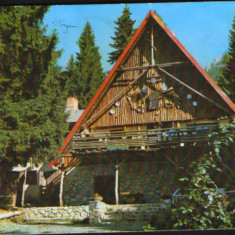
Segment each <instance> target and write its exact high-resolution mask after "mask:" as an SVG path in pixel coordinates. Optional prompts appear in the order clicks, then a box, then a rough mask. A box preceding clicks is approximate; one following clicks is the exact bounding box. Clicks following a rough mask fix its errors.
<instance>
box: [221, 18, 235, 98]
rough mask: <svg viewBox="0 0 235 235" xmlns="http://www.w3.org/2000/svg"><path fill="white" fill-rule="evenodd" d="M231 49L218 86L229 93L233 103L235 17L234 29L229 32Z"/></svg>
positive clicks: (226, 55) (225, 60) (234, 91)
mask: <svg viewBox="0 0 235 235" xmlns="http://www.w3.org/2000/svg"><path fill="white" fill-rule="evenodd" d="M229 33H230V35H229V48H228V51H227V53H226V54H225V55H224V56H223V63H224V65H225V66H224V67H222V68H221V70H220V76H219V80H218V85H219V86H220V87H221V88H222V89H223V90H224V91H225V92H226V93H227V95H228V96H229V97H230V98H231V100H232V101H233V102H235V89H234V87H235V16H234V19H233V23H232V29H231V30H230V31H229Z"/></svg>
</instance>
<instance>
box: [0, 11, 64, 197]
mask: <svg viewBox="0 0 235 235" xmlns="http://www.w3.org/2000/svg"><path fill="white" fill-rule="evenodd" d="M47 11H48V7H47V6H27V7H1V8H0V21H1V22H0V31H1V35H0V116H1V120H0V165H1V166H4V168H3V169H2V171H1V172H0V191H1V193H2V194H4V192H5V193H7V188H6V185H8V186H9V185H10V182H9V178H8V176H9V174H10V172H11V169H12V167H14V166H16V165H17V164H21V165H25V164H26V163H27V162H28V161H29V159H30V158H31V159H32V160H33V162H35V163H42V162H43V161H45V160H47V159H48V158H54V157H55V156H57V155H58V148H59V146H61V144H62V140H63V138H64V135H65V133H66V132H67V123H66V118H67V115H65V114H64V108H65V105H66V104H65V102H66V99H65V97H66V95H67V94H65V93H64V92H63V89H64V84H65V82H64V80H62V78H61V75H60V73H61V72H60V68H59V67H56V66H55V64H56V61H57V59H58V58H59V56H60V55H61V51H56V49H55V47H56V43H57V37H56V34H55V33H53V34H52V35H50V36H45V27H43V23H42V21H43V17H44V15H45V13H46V12H47Z"/></svg>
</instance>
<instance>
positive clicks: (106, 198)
mask: <svg viewBox="0 0 235 235" xmlns="http://www.w3.org/2000/svg"><path fill="white" fill-rule="evenodd" d="M95 193H98V194H99V195H100V196H102V197H103V202H105V203H107V204H115V177H114V175H101V176H95V179H94V194H95Z"/></svg>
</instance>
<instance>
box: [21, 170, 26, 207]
mask: <svg viewBox="0 0 235 235" xmlns="http://www.w3.org/2000/svg"><path fill="white" fill-rule="evenodd" d="M27 171H28V169H27V168H26V169H25V171H24V183H23V188H22V198H21V206H24V199H25V191H26V180H27Z"/></svg>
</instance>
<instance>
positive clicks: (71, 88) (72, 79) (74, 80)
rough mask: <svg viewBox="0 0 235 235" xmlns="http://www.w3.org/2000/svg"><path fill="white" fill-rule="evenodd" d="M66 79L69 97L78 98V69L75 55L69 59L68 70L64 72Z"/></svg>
mask: <svg viewBox="0 0 235 235" xmlns="http://www.w3.org/2000/svg"><path fill="white" fill-rule="evenodd" d="M64 76H65V79H66V81H67V85H68V86H67V87H66V90H67V92H68V95H69V96H77V92H76V91H77V87H78V83H79V73H78V68H77V66H76V64H75V59H74V57H73V55H72V56H71V57H70V58H69V61H68V63H67V67H66V70H65V72H64Z"/></svg>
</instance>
